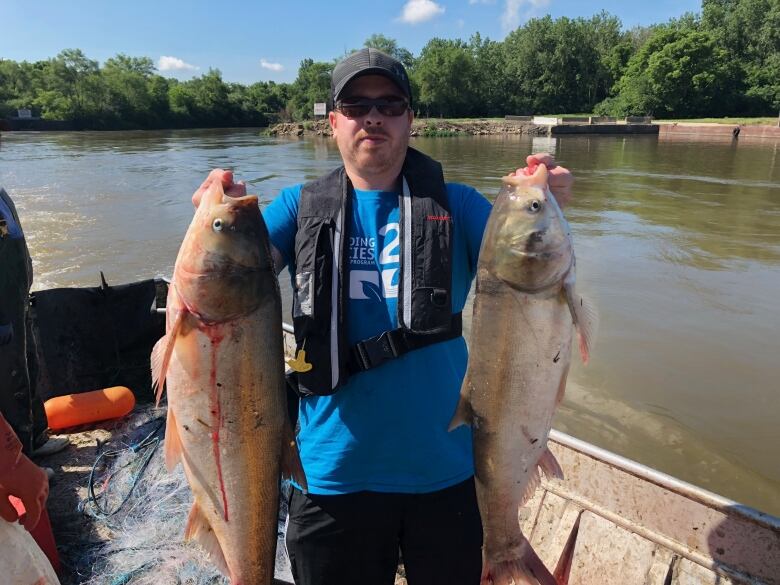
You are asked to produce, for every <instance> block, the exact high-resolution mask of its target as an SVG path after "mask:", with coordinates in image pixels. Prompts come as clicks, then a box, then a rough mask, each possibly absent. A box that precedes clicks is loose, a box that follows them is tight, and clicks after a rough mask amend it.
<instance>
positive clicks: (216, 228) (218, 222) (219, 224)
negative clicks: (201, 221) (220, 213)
mask: <svg viewBox="0 0 780 585" xmlns="http://www.w3.org/2000/svg"><path fill="white" fill-rule="evenodd" d="M211 229H213V230H214V231H215V232H221V231H222V220H221V219H220V218H219V217H218V218H216V219H215V220H214V222H213V223H212V224H211Z"/></svg>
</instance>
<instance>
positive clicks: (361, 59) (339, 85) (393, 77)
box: [330, 47, 412, 104]
mask: <svg viewBox="0 0 780 585" xmlns="http://www.w3.org/2000/svg"><path fill="white" fill-rule="evenodd" d="M363 75H382V76H384V77H387V78H388V79H389V80H390V81H392V82H393V83H395V84H396V85H397V86H398V88H399V89H400V90H401V91H402V92H403V93H404V95H405V96H406V97H407V98H409V103H410V104H411V103H412V88H411V85H410V83H409V76H408V75H407V74H406V68H405V67H404V66H403V63H401V62H400V61H398V60H397V59H394V58H393V57H391V56H390V55H388V54H386V53H383V52H382V51H380V50H378V49H374V48H373V47H366V48H363V49H360V50H359V51H355V52H354V53H352V54H351V55H348V56H347V57H345V58H344V59H342V60H341V61H339V62H338V63H337V64H336V67H334V68H333V75H332V76H331V82H330V87H331V90H332V94H333V101H334V102H336V101H338V100H339V99H341V97H342V96H341V92H342V91H343V90H344V88H345V87H346V86H347V84H348V83H349V82H350V81H352V80H353V79H355V78H357V77H361V76H363Z"/></svg>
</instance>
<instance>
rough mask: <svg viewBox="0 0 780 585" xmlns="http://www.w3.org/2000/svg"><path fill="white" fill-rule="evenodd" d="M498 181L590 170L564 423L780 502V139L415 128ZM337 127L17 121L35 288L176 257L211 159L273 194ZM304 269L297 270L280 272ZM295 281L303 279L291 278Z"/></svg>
mask: <svg viewBox="0 0 780 585" xmlns="http://www.w3.org/2000/svg"><path fill="white" fill-rule="evenodd" d="M413 146H415V147H417V148H419V149H420V150H423V151H424V152H426V153H428V154H430V155H432V156H434V157H435V158H437V159H438V160H440V161H442V163H443V165H444V168H445V175H446V177H447V179H448V180H450V181H458V182H464V183H468V184H471V185H473V186H475V187H476V188H478V189H479V190H481V191H482V192H483V193H484V194H485V195H486V196H487V197H489V198H492V197H494V196H495V194H496V192H497V190H498V187H499V185H500V177H501V176H502V175H503V174H506V172H507V171H509V170H510V169H512V168H516V167H517V166H522V163H523V161H524V159H525V155H526V154H529V153H530V152H532V151H536V152H538V151H543V150H547V151H551V152H553V153H554V154H555V156H556V158H557V159H558V160H559V161H560V162H561V163H562V164H564V165H566V166H568V167H569V168H570V169H572V171H573V172H574V173H575V176H576V179H577V182H576V190H575V199H574V200H573V201H572V203H571V204H570V205H569V207H568V208H567V210H566V214H567V217H568V218H569V221H570V223H571V225H572V228H573V231H574V235H575V247H576V252H577V260H578V280H579V283H580V289H581V290H582V291H583V292H584V293H585V294H587V295H589V296H590V297H592V299H593V300H594V302H595V304H596V305H597V307H598V308H599V312H600V315H601V326H600V333H599V337H598V339H597V342H596V347H595V350H594V352H593V356H592V361H591V363H590V365H589V366H587V367H583V366H582V365H581V364H580V363H579V362H578V360H577V358H576V357H575V361H574V363H573V367H572V371H571V374H570V377H569V385H568V389H567V394H566V398H565V400H564V402H563V404H562V406H561V408H560V409H559V411H558V414H557V415H556V421H555V427H556V428H558V429H559V430H562V431H564V432H567V433H570V434H572V435H575V436H577V437H579V438H582V439H584V440H586V441H589V442H592V443H595V444H597V445H599V446H602V447H604V448H606V449H609V450H611V451H615V452H617V453H619V454H621V455H624V456H627V457H630V458H632V459H635V460H637V461H640V462H641V463H644V464H646V465H649V466H651V467H654V468H657V469H659V470H661V471H664V472H666V473H669V474H672V475H674V476H677V477H679V478H681V479H684V480H686V481H689V482H691V483H694V484H696V485H700V486H702V487H705V488H707V489H709V490H712V491H714V492H717V493H720V494H722V495H724V496H726V497H729V498H732V499H735V500H737V501H739V502H742V503H745V504H748V505H751V506H755V507H758V508H759V509H762V510H764V511H767V512H770V513H773V514H776V515H780V309H779V308H778V302H779V298H780V143H779V142H772V141H770V142H767V141H755V142H752V143H751V142H746V141H739V143H731V142H701V141H699V142H685V141H679V140H675V141H669V142H666V141H661V140H659V139H658V138H657V137H636V136H634V137H626V138H623V137H566V138H561V139H550V138H530V137H522V136H506V137H468V138H430V139H422V138H420V139H413ZM339 160H340V159H339V156H338V151H337V150H336V148H335V145H334V144H333V143H332V142H330V140H329V139H325V138H321V139H310V140H303V139H284V138H281V139H277V138H267V137H262V136H260V135H258V133H257V132H256V131H253V130H207V131H206V130H186V131H165V132H103V133H94V132H81V133H4V134H3V136H2V138H1V139H0V185H3V186H4V187H5V188H6V190H8V191H9V193H10V194H11V196H12V197H13V199H14V201H15V202H16V204H17V206H18V208H19V210H20V214H21V217H22V223H23V226H24V229H25V231H26V233H27V237H28V240H29V244H30V248H31V251H32V255H33V259H34V264H35V274H36V276H35V284H34V288H35V289H45V288H50V287H59V286H94V285H96V284H98V282H99V276H98V275H99V271H100V270H103V271H104V272H105V274H106V278H107V279H108V281H109V283H114V284H118V283H121V282H128V281H132V280H137V279H143V278H149V277H153V276H158V275H169V274H170V273H171V271H172V268H173V263H174V260H175V257H176V252H177V250H178V247H179V244H180V242H181V239H182V236H183V234H184V232H185V231H186V228H187V226H188V224H189V221H190V219H191V218H192V213H193V209H192V204H191V203H190V195H191V193H192V192H193V190H194V189H195V188H196V187H197V186H198V184H199V183H200V182H201V181H202V179H203V178H204V177H205V176H206V174H207V173H208V171H209V169H211V168H214V167H225V168H232V169H235V171H236V175H237V177H238V178H241V179H244V180H247V181H248V182H249V183H250V192H256V193H258V194H260V196H261V204H266V203H267V202H268V201H270V200H271V199H273V197H274V196H275V195H276V193H278V191H279V189H280V188H282V187H284V186H287V185H290V184H294V183H298V182H301V181H304V180H307V179H311V178H314V177H316V176H318V175H320V174H322V173H323V172H325V171H326V170H329V169H331V168H333V167H334V166H335V165H337V164H338V163H339ZM282 280H283V281H286V280H287V279H286V278H285V279H282ZM283 285H284V286H283V289H284V290H285V292H286V294H289V286H287V283H286V282H283Z"/></svg>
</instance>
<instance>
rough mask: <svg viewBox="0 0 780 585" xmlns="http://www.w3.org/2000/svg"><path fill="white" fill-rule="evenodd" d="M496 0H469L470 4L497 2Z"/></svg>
mask: <svg viewBox="0 0 780 585" xmlns="http://www.w3.org/2000/svg"><path fill="white" fill-rule="evenodd" d="M495 3H496V0H469V4H495Z"/></svg>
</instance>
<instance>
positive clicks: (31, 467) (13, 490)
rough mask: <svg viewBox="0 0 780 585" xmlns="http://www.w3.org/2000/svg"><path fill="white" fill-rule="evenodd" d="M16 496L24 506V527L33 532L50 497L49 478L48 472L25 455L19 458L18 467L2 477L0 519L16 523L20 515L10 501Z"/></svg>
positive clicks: (0, 477) (0, 476)
mask: <svg viewBox="0 0 780 585" xmlns="http://www.w3.org/2000/svg"><path fill="white" fill-rule="evenodd" d="M8 496H16V497H17V498H19V499H20V500H22V503H23V504H24V509H25V510H26V514H25V516H24V519H23V520H22V526H24V527H25V528H26V529H27V530H32V529H33V528H35V526H36V525H37V524H38V520H40V518H41V510H43V508H44V506H46V498H48V497H49V478H48V477H46V472H45V471H44V470H43V469H41V468H40V467H38V466H37V465H35V463H33V462H32V461H30V459H29V458H28V457H27V456H25V455H20V456H19V462H18V463H17V464H16V466H15V467H14V468H13V469H11V470H8V471H7V472H6V473H5V474H4V475H0V517H2V518H3V519H4V520H7V521H8V522H16V521H17V520H18V519H19V515H18V514H17V513H16V508H14V507H13V505H12V504H11V502H10V501H9V500H8Z"/></svg>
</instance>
